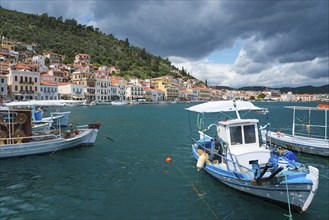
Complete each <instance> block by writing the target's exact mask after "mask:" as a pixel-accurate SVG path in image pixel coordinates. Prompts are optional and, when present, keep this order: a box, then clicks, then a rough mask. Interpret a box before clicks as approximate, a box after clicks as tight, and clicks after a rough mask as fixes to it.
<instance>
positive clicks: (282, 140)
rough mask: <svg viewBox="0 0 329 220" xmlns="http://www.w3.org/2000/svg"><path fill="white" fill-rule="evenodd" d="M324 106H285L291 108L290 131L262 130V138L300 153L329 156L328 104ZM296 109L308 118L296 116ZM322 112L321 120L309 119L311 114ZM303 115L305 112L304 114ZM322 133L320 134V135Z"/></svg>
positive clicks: (269, 142)
mask: <svg viewBox="0 0 329 220" xmlns="http://www.w3.org/2000/svg"><path fill="white" fill-rule="evenodd" d="M323 106H326V107H321V105H319V106H318V107H306V106H285V108H289V109H292V110H293V121H292V131H291V134H290V133H285V132H282V131H276V132H273V131H267V130H265V129H263V130H262V138H263V140H264V141H267V142H268V144H273V145H277V146H280V147H283V148H286V149H289V150H293V151H296V152H300V153H306V154H312V155H318V156H324V157H329V137H328V131H329V130H328V111H329V108H328V105H323ZM297 111H299V112H304V113H306V115H307V118H308V120H306V121H303V120H301V119H299V118H298V117H297V115H296V114H297ZM315 113H318V114H319V113H323V115H322V120H321V122H322V123H323V124H317V123H315V122H313V121H312V120H311V116H312V114H315ZM304 116H305V114H304ZM321 134H322V135H321Z"/></svg>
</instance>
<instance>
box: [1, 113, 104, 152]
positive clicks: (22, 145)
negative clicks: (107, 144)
mask: <svg viewBox="0 0 329 220" xmlns="http://www.w3.org/2000/svg"><path fill="white" fill-rule="evenodd" d="M31 114H32V111H31V109H26V108H24V109H20V108H9V107H1V108H0V158H10V157H18V156H26V155H33V154H43V153H53V152H56V151H59V150H65V149H70V148H75V147H80V146H92V145H93V144H94V143H95V141H96V137H97V134H98V130H99V128H100V126H101V125H100V123H96V124H90V125H85V126H77V127H76V128H74V129H73V128H70V129H69V130H61V129H59V130H51V131H48V132H46V133H43V132H38V134H36V132H33V133H32V116H31Z"/></svg>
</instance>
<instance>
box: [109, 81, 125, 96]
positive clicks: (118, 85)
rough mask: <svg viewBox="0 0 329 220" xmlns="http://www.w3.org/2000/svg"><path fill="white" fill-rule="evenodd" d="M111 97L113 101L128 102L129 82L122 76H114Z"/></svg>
mask: <svg viewBox="0 0 329 220" xmlns="http://www.w3.org/2000/svg"><path fill="white" fill-rule="evenodd" d="M110 79H111V82H112V84H111V96H112V100H121V101H123V100H126V89H127V81H126V80H124V79H123V78H122V77H120V76H112V77H110Z"/></svg>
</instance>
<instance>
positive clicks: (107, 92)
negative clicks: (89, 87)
mask: <svg viewBox="0 0 329 220" xmlns="http://www.w3.org/2000/svg"><path fill="white" fill-rule="evenodd" d="M95 96H96V102H110V101H111V80H110V79H109V78H107V77H104V78H98V77H97V78H96V89H95Z"/></svg>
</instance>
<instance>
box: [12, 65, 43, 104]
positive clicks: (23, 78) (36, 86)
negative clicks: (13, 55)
mask: <svg viewBox="0 0 329 220" xmlns="http://www.w3.org/2000/svg"><path fill="white" fill-rule="evenodd" d="M16 67H17V66H16ZM8 86H9V93H10V95H11V97H12V99H15V100H31V99H37V98H38V97H39V94H40V72H37V71H29V70H28V68H26V69H24V70H10V71H9V78H8Z"/></svg>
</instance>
